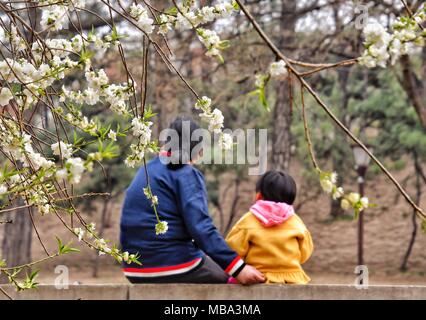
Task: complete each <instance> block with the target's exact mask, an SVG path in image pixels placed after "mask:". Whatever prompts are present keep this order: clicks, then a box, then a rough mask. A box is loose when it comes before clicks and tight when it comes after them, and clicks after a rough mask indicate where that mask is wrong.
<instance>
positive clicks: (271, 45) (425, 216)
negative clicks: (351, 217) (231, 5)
mask: <svg viewBox="0 0 426 320" xmlns="http://www.w3.org/2000/svg"><path fill="white" fill-rule="evenodd" d="M236 2H237V3H238V5H239V6H240V8H241V10H242V11H243V12H244V14H245V15H246V17H247V19H248V20H249V21H250V23H251V24H252V25H253V27H254V29H255V30H256V32H257V33H258V34H259V36H260V37H261V38H262V39H263V40H264V41H265V43H266V45H267V46H268V47H269V48H270V49H271V51H272V52H273V53H274V54H275V55H276V56H277V57H279V58H280V59H282V60H284V62H285V63H286V64H287V67H288V68H289V69H290V70H291V71H292V72H293V73H294V74H295V76H296V77H297V78H298V79H299V81H300V83H301V84H302V86H303V87H305V88H306V89H307V90H308V92H309V93H310V94H311V96H312V97H313V98H314V99H315V100H316V101H317V103H318V104H319V106H321V108H322V109H323V110H324V111H325V112H326V114H327V115H328V116H329V117H330V118H331V119H332V120H333V122H334V123H335V124H336V125H337V126H338V127H339V128H340V129H341V130H342V131H343V132H344V133H345V134H346V135H347V136H348V137H349V138H350V139H351V140H352V141H353V142H355V143H356V144H357V145H358V146H360V147H361V148H362V149H363V150H364V151H365V152H366V153H367V154H368V156H369V157H370V158H371V159H372V160H373V162H375V163H376V164H377V165H378V166H379V168H380V169H381V170H382V172H383V173H385V175H386V176H387V177H388V178H389V179H390V180H391V181H392V183H393V184H394V185H395V187H396V188H397V189H398V190H399V192H401V194H402V195H403V196H404V198H405V200H406V201H407V202H408V203H409V204H410V205H411V206H412V207H413V208H414V209H415V210H416V212H417V214H418V215H419V216H420V217H421V218H422V219H426V214H425V213H424V212H423V210H422V209H421V208H420V207H419V206H417V205H416V203H415V202H414V201H413V200H412V199H411V197H410V196H409V194H408V193H407V192H406V191H405V190H404V188H403V187H402V186H401V185H400V184H399V182H398V181H397V180H396V179H395V178H394V177H393V175H392V174H391V173H390V172H389V171H388V170H387V169H386V167H385V166H384V165H383V164H382V163H381V162H380V161H379V160H378V159H377V158H376V157H375V156H374V154H373V153H372V152H371V151H370V150H369V149H368V148H367V147H366V146H365V145H364V143H362V141H360V140H359V139H358V138H357V137H356V136H355V135H354V134H353V133H352V132H351V131H350V130H349V129H348V128H346V126H345V125H344V124H343V123H342V122H341V121H340V120H339V119H338V118H337V116H336V115H335V114H334V113H333V112H332V111H331V110H330V108H329V107H328V106H327V105H326V104H325V103H324V102H323V101H322V99H321V98H320V96H319V95H318V93H317V92H316V91H315V90H314V89H313V88H312V87H311V86H310V85H309V83H307V82H306V80H305V79H304V78H303V77H302V76H301V75H300V73H299V72H298V71H297V70H296V69H295V68H294V67H293V65H292V64H291V62H290V61H289V59H288V58H287V57H286V56H285V55H284V54H283V53H282V52H281V51H280V50H279V49H278V48H277V47H276V46H275V44H274V43H273V42H272V40H271V39H270V38H269V37H268V36H267V35H266V33H265V32H264V31H263V30H262V28H261V27H260V26H259V24H258V23H257V21H256V20H255V19H254V17H253V16H252V15H251V13H250V12H249V11H248V9H247V7H246V6H245V5H244V4H243V3H242V1H241V0H236Z"/></svg>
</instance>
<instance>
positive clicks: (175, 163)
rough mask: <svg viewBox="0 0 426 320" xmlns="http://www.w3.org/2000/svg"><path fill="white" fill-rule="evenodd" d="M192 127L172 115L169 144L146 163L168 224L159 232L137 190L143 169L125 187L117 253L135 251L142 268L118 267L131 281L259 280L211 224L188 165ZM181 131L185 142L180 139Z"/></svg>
mask: <svg viewBox="0 0 426 320" xmlns="http://www.w3.org/2000/svg"><path fill="white" fill-rule="evenodd" d="M197 129H199V126H198V124H196V123H195V122H194V121H192V120H189V119H183V118H177V119H176V120H175V121H174V122H173V123H172V124H171V126H170V128H169V130H170V131H169V133H170V134H169V135H168V136H169V141H167V145H169V147H167V150H164V151H163V154H160V156H159V157H156V158H155V159H153V160H151V161H150V162H149V163H148V164H147V171H148V175H149V182H150V186H151V190H152V194H153V195H155V196H157V197H158V201H159V203H158V206H157V211H158V214H159V216H160V219H161V220H162V221H166V222H167V223H168V227H169V228H168V231H167V232H166V233H165V234H159V235H156V233H155V225H156V224H157V219H156V216H155V213H154V210H153V207H152V205H151V201H150V200H149V199H147V197H146V196H145V194H144V192H143V188H145V187H146V186H147V177H146V173H145V169H144V167H141V168H140V169H139V171H138V173H137V175H136V177H135V178H134V180H133V182H132V183H131V185H130V186H129V188H128V189H127V193H126V199H125V201H124V206H123V211H122V217H121V225H120V227H121V235H120V242H121V246H122V249H123V251H128V252H129V253H131V254H132V253H133V254H140V256H141V260H142V261H141V262H142V266H139V265H136V264H126V263H125V264H124V265H123V272H124V274H125V276H126V277H127V278H128V280H129V281H130V282H132V283H227V281H228V279H229V278H230V277H234V278H236V279H237V280H238V281H239V282H240V283H242V284H253V283H259V282H264V281H265V279H264V277H263V275H262V274H261V273H260V272H259V271H257V270H256V269H255V268H253V267H251V266H249V265H246V264H245V263H244V261H243V260H241V258H240V257H239V256H238V254H237V253H236V252H235V251H233V250H231V249H230V248H229V246H228V245H227V244H226V242H225V240H224V239H223V237H222V236H221V235H220V233H219V232H218V231H217V229H216V228H215V226H214V225H213V222H212V219H211V218H210V216H209V213H208V206H207V192H206V186H205V182H204V178H203V176H202V174H201V173H200V171H198V170H197V169H196V168H194V167H193V165H192V164H193V162H194V161H195V160H196V159H195V157H196V156H193V155H192V153H193V151H194V150H195V148H196V146H197V145H198V144H199V143H200V142H201V139H200V140H198V141H191V140H192V139H191V137H192V133H193V132H194V131H195V130H197ZM185 130H187V131H189V133H190V135H189V137H188V138H186V139H189V141H184V137H185V136H187V135H188V134H185ZM186 133H188V132H186ZM171 137H175V138H177V140H178V141H177V142H178V143H173V142H176V141H171V140H170V139H171ZM170 142H172V143H170ZM197 156H198V155H197ZM165 162H170V163H169V164H165Z"/></svg>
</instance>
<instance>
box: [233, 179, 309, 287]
mask: <svg viewBox="0 0 426 320" xmlns="http://www.w3.org/2000/svg"><path fill="white" fill-rule="evenodd" d="M295 198H296V183H295V182H294V180H293V178H292V177H291V176H289V175H288V174H285V173H283V172H279V171H268V172H266V173H265V174H264V175H263V176H262V177H261V178H260V179H259V181H258V182H257V184H256V203H255V204H254V205H253V206H252V207H251V208H250V211H249V212H248V213H246V214H245V215H244V216H243V217H242V218H241V219H240V220H239V221H238V222H237V224H236V225H235V226H234V227H233V228H232V230H231V232H230V233H229V235H228V237H227V239H226V241H227V242H228V244H229V246H230V247H231V248H232V249H234V250H235V251H236V252H237V253H238V254H239V255H240V257H241V258H242V259H244V261H246V263H248V264H250V265H252V266H254V267H255V268H256V269H258V270H259V271H260V272H262V273H263V274H264V276H265V277H266V282H267V283H289V284H306V283H308V282H309V281H310V278H309V277H308V276H307V275H306V273H305V272H304V271H303V269H302V266H301V265H302V264H303V263H304V262H306V261H307V260H308V259H309V257H310V256H311V254H312V251H313V243H312V238H311V235H310V233H309V231H308V229H307V228H306V226H305V225H304V223H303V221H302V219H300V218H299V216H297V215H296V214H295V213H294V209H293V206H292V204H293V202H294V200H295ZM230 283H232V281H231V282H230Z"/></svg>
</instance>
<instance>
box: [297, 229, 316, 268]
mask: <svg viewBox="0 0 426 320" xmlns="http://www.w3.org/2000/svg"><path fill="white" fill-rule="evenodd" d="M299 248H300V253H301V260H300V263H305V262H306V261H308V259H309V258H310V257H311V255H312V252H313V251H314V243H313V241H312V236H311V233H310V232H309V230H308V229H306V228H305V229H304V230H303V235H302V236H301V237H299Z"/></svg>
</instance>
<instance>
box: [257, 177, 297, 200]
mask: <svg viewBox="0 0 426 320" xmlns="http://www.w3.org/2000/svg"><path fill="white" fill-rule="evenodd" d="M256 192H259V193H260V194H261V195H262V197H263V200H268V201H274V202H285V203H287V204H289V205H292V204H293V203H294V200H295V199H296V193H297V187H296V182H295V181H294V179H293V178H292V177H291V176H290V175H288V174H286V173H284V172H281V171H276V170H272V171H268V172H266V173H265V174H264V175H262V176H261V177H260V179H259V180H258V181H257V183H256Z"/></svg>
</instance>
